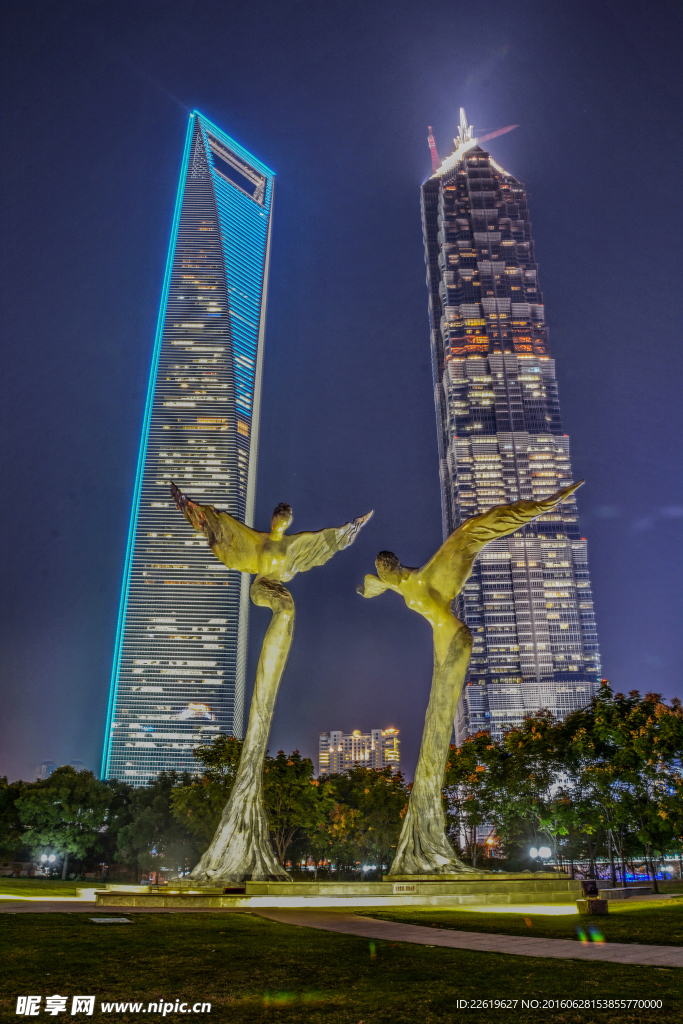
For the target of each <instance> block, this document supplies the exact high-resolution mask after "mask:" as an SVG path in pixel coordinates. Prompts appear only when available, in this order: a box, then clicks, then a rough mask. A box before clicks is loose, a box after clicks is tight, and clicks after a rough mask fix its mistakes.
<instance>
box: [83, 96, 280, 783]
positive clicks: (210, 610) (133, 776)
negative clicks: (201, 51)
mask: <svg viewBox="0 0 683 1024" xmlns="http://www.w3.org/2000/svg"><path fill="white" fill-rule="evenodd" d="M273 186H274V175H273V172H272V171H270V170H269V169H268V168H267V167H266V166H265V165H264V164H262V163H261V162H260V161H258V160H256V159H255V158H254V157H252V156H251V154H249V153H248V152H247V151H246V150H245V149H244V148H243V147H241V146H240V145H239V144H238V143H236V142H235V141H234V140H233V139H230V138H229V137H228V136H227V135H225V133H223V132H221V131H220V129H218V128H217V127H216V126H215V125H213V124H211V122H210V121H208V120H207V119H206V118H204V117H203V116H202V115H200V114H198V113H197V112H194V113H193V114H192V116H191V117H190V123H189V126H188V132H187V137H186V141H185V148H184V153H183V161H182V167H181V175H180V184H179V189H178V197H177V201H176V207H175V212H174V216H173V225H172V230H171V240H170V246H169V254H168V260H167V265H166V272H165V275H164V283H163V289H162V298H161V306H160V311H159V321H158V325H157V332H156V337H155V343H154V351H153V356H152V366H151V371H150V379H149V388H148V393H147V401H146V405H145V415H144V421H143V431H142V438H141V444H140V454H139V459H138V468H137V474H136V481H135V490H134V496H133V509H132V513H131V522H130V530H129V535H128V543H127V549H126V563H125V570H124V579H123V586H122V592H121V605H120V611H119V618H118V625H117V633H116V642H115V653H114V663H113V669H112V681H111V689H110V699H109V709H108V715H107V730H106V736H105V744H104V753H103V761H102V777H103V778H111V777H117V778H121V779H124V780H126V781H128V782H130V783H132V784H134V785H143V784H144V783H145V782H147V781H148V780H149V779H150V778H153V777H154V776H156V775H157V774H158V772H159V771H161V770H171V769H173V770H192V769H193V768H194V761H193V757H192V748H193V747H194V746H195V745H196V744H197V743H199V742H206V741H208V740H210V739H211V737H212V736H214V735H215V734H216V733H218V732H223V733H227V734H232V735H236V736H240V735H241V734H242V720H243V709H244V674H245V667H246V640H247V626H248V600H249V596H248V590H249V578H248V577H244V578H243V577H242V575H241V574H240V573H237V572H232V571H230V570H227V569H226V568H225V567H223V566H221V564H220V563H218V562H216V560H215V559H213V557H212V555H211V552H210V551H209V549H208V547H207V546H206V542H205V541H204V539H203V538H202V537H200V536H199V535H195V534H193V532H192V531H191V530H190V528H189V527H188V525H187V523H186V522H185V521H184V520H183V518H182V517H181V516H180V514H179V513H178V512H177V510H176V509H175V506H174V504H173V502H172V500H171V498H170V495H169V484H170V480H171V479H173V480H175V481H176V482H177V483H178V484H179V485H180V486H181V487H182V489H183V490H184V491H185V492H187V493H189V494H190V495H192V496H196V497H197V498H198V499H199V500H200V501H202V502H203V503H208V504H216V505H218V506H219V507H222V508H225V509H227V511H229V512H230V513H231V514H233V515H236V516H238V517H239V518H240V519H243V520H244V521H246V522H248V523H250V522H251V520H252V516H253V505H254V494H255V486H256V454H257V446H258V417H259V409H260V387H261V376H262V362H263V344H264V334H265V305H266V290H267V280H268V261H269V251H270V225H271V211H272V198H273ZM197 655H199V656H200V658H199V660H198V659H197Z"/></svg>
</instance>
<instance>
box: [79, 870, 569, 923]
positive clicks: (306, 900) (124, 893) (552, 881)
mask: <svg viewBox="0 0 683 1024" xmlns="http://www.w3.org/2000/svg"><path fill="white" fill-rule="evenodd" d="M581 895H582V893H581V883H580V882H578V881H572V880H571V879H570V878H569V877H568V876H566V875H561V874H553V875H550V874H548V873H545V872H543V873H541V872H539V873H537V874H532V873H531V872H530V873H528V874H523V875H516V874H510V875H507V874H505V875H504V874H503V873H502V872H500V873H493V872H492V873H490V874H483V873H482V875H477V876H473V875H467V874H464V875H456V876H450V877H449V876H445V875H431V876H424V875H413V876H404V877H399V876H392V877H390V878H387V879H385V880H384V881H382V882H361V881H357V882H330V881H320V882H315V881H310V882H294V881H292V882H245V883H244V885H243V886H229V885H226V886H225V887H220V886H211V887H209V886H198V885H190V884H188V881H187V880H181V883H180V884H176V883H173V882H171V883H169V884H168V885H164V886H149V887H147V888H143V887H142V886H130V887H126V886H115V885H111V886H108V887H107V888H106V889H104V890H99V891H97V892H96V894H95V899H96V903H97V905H98V906H102V907H114V906H121V907H195V908H196V909H202V908H215V909H221V908H225V909H230V908H233V909H236V910H238V909H247V908H252V909H258V908H259V907H261V908H266V907H281V908H286V907H298V908H306V907H309V908H310V909H329V910H333V909H336V910H345V909H351V908H354V909H355V908H358V909H362V908H364V907H367V908H370V907H374V908H375V909H381V908H382V907H385V908H386V907H411V906H413V907H416V906H418V907H419V906H432V907H444V908H445V907H467V906H472V907H477V908H482V909H483V908H484V907H485V906H489V907H491V909H494V908H500V907H512V906H514V907H516V908H519V912H520V913H522V912H523V911H524V909H526V908H532V909H533V907H534V906H537V907H540V906H544V905H545V906H548V905H550V906H553V907H555V906H557V907H567V908H569V907H571V908H575V906H576V900H577V899H580V898H581Z"/></svg>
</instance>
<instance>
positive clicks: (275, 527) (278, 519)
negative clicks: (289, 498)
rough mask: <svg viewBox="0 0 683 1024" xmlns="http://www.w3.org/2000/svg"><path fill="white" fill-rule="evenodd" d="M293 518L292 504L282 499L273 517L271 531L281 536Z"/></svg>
mask: <svg viewBox="0 0 683 1024" xmlns="http://www.w3.org/2000/svg"><path fill="white" fill-rule="evenodd" d="M293 518H294V516H293V515H292V506H291V505H288V504H287V503H286V502H284V501H281V502H280V504H279V505H278V507H277V508H276V509H275V511H274V512H273V515H272V517H271V520H270V532H271V533H274V534H275V535H276V536H277V537H281V536H282V534H283V533H284V532H285V530H286V529H288V527H289V525H290V524H291V522H292V519H293Z"/></svg>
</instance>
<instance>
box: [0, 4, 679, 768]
mask: <svg viewBox="0 0 683 1024" xmlns="http://www.w3.org/2000/svg"><path fill="white" fill-rule="evenodd" d="M682 18H683V15H682V11H681V8H680V7H679V6H678V5H676V4H673V3H670V2H664V3H662V2H652V0H649V2H647V3H645V2H636V3H633V2H632V3H624V2H623V0H613V2H604V0H602V2H600V0H587V2H583V0H562V2H552V0H551V2H548V0H544V2H530V0H521V2H519V3H516V4H510V3H508V2H504V3H502V2H498V0H493V2H488V3H487V4H485V5H482V4H476V3H472V2H461V0H450V2H445V0H422V2H420V3H416V2H415V0H410V2H406V0H391V2H389V0H374V2H373V0H369V2H364V3H354V2H349V3H339V2H337V0H328V2H326V3H312V2H309V0H302V2H279V3H273V2H266V3H264V2H259V0H249V2H243V3H234V2H229V0H202V2H201V3H197V2H185V3H176V2H164V0H154V2H149V0H134V2H131V0H117V2H116V3H114V4H112V3H109V2H107V3H103V2H99V0H89V2H86V3H74V2H70V0H60V2H42V3H35V2H30V0H22V3H13V4H10V5H7V6H6V8H5V23H4V26H3V29H2V35H3V37H4V56H3V61H2V63H3V69H2V75H3V130H2V140H3V147H2V148H3V183H2V185H3V187H2V196H3V199H2V203H3V226H2V237H3V248H2V252H3V270H2V282H3V288H2V293H3V350H2V378H3V382H2V388H3V395H2V412H1V415H2V448H3V454H4V458H3V462H2V484H3V488H2V489H3V496H4V501H3V505H4V509H5V527H4V530H3V531H2V544H3V561H2V565H3V574H2V583H3V585H2V605H3V607H2V627H1V628H2V650H3V653H2V678H1V680H0V688H1V689H0V774H3V773H7V774H8V775H9V776H10V777H11V778H16V777H24V778H31V777H32V774H33V770H34V766H35V765H36V764H37V763H38V762H40V761H42V760H45V759H48V758H49V759H52V760H55V761H57V762H58V763H62V762H63V761H66V760H70V759H72V758H80V759H82V760H83V761H84V762H85V763H86V764H87V765H88V766H90V767H92V768H93V769H95V770H98V769H99V763H100V757H101V748H102V737H103V731H104V725H105V713H106V705H107V697H108V691H109V680H110V671H111V660H112V653H113V645H114V633H115V625H116V616H117V610H118V602H119V592H120V584H121V576H122V571H123V558H124V548H125V542H126V536H127V531H128V520H129V515H130V505H131V497H132V490H133V480H134V473H135V466H136V460H137V453H138V444H139V437H140V428H141V423H142V415H143V407H144V400H145V393H146V388H147V378H148V373H149V367H150V358H151V353H152V343H153V337H154V329H155V323H156V316H157V308H158V302H159V298H160V293H161V284H162V277H163V271H164V265H165V261H166V252H167V245H168V238H169V232H170V226H171V217H172V213H173V205H174V199H175V193H176V188H177V181H178V173H179V170H180V160H181V155H182V147H183V140H184V137H185V131H186V126H187V118H188V115H189V112H190V111H191V110H192V109H193V108H197V109H198V110H200V111H201V112H202V113H204V114H205V115H206V116H207V117H209V118H210V119H211V120H213V121H214V122H215V123H216V124H217V125H219V126H220V127H221V128H222V129H223V130H225V131H226V132H227V133H228V134H229V135H231V136H232V137H233V138H235V139H236V140H237V141H239V142H240V143H242V144H243V145H244V146H246V148H247V149H249V150H250V151H251V152H252V153H253V154H254V155H255V156H257V157H259V158H260V159H261V160H263V161H264V162H265V163H266V164H267V165H268V166H269V167H272V168H273V169H274V170H275V171H276V173H277V175H278V177H277V184H276V190H275V205H274V224H273V232H274V234H273V250H272V261H271V285H270V294H269V299H268V326H267V333H266V351H265V373H264V393H263V405H262V421H261V422H262V427H261V446H260V454H259V477H258V489H257V502H256V526H257V527H259V528H261V529H263V528H265V527H266V526H267V524H268V522H269V518H270V513H271V511H272V509H273V508H274V506H275V505H276V504H277V503H278V502H280V501H287V502H289V503H290V504H291V505H292V506H293V508H294V514H295V521H294V525H293V529H294V530H305V529H318V528H320V527H324V526H331V525H339V524H341V523H343V522H345V521H346V520H347V519H350V518H351V517H353V516H357V515H360V514H361V513H364V512H366V511H367V510H368V509H370V508H374V509H375V510H376V512H375V517H374V519H373V520H372V522H371V523H370V524H369V525H368V526H367V527H366V529H365V530H364V531H363V534H362V535H361V537H360V538H359V540H358V541H357V542H356V544H355V546H354V547H353V548H351V549H350V550H348V551H346V552H344V553H342V554H340V555H338V556H337V557H336V558H335V559H334V560H333V561H332V562H331V563H329V564H328V565H327V566H325V567H324V568H322V569H316V570H313V571H312V572H310V573H307V574H305V575H301V576H298V577H297V578H296V579H295V580H294V582H293V583H292V584H291V589H292V592H293V594H294V597H295V600H296V602H297V611H298V620H297V626H296V631H295V637H294V644H293V648H292V655H291V657H290V661H289V665H288V667H287V671H286V674H285V677H284V680H283V684H282V687H281V690H280V696H279V701H278V706H277V709H276V715H275V722H274V727H273V732H272V736H271V742H270V748H271V751H275V750H277V749H278V748H279V747H284V748H285V749H287V750H290V749H292V748H295V747H298V748H299V749H300V750H301V751H302V753H304V754H306V755H309V756H311V757H313V758H314V759H315V758H316V755H317V736H318V732H320V731H323V730H329V729H334V728H341V729H343V730H351V729H354V728H360V729H363V730H368V729H370V728H376V727H387V726H395V727H398V728H399V729H400V730H401V736H402V741H403V747H402V752H403V755H404V766H405V768H406V769H407V771H408V773H409V774H410V773H411V772H412V769H413V766H414V763H415V760H416V758H417V751H418V746H419V740H420V734H421V729H422V722H423V718H424V711H425V708H426V703H427V699H428V693H429V685H430V677H431V635H430V630H429V626H428V625H427V623H426V622H424V620H422V619H421V618H419V617H418V616H413V615H411V614H410V613H409V612H408V611H407V609H406V608H405V606H404V604H403V602H402V601H401V600H400V599H399V598H398V597H396V595H393V594H386V595H384V596H383V597H382V598H379V599H376V600H375V601H371V602H370V601H363V600H362V599H361V598H360V597H358V596H357V595H356V593H355V586H356V584H357V583H358V582H360V581H361V580H362V577H363V575H364V573H366V572H371V571H374V570H373V567H374V558H375V555H376V554H377V552H378V551H379V550H381V549H386V548H388V549H390V550H394V551H395V552H396V553H397V554H398V556H399V557H400V558H401V560H402V561H404V562H405V563H406V564H408V565H420V564H422V563H424V562H425V561H426V560H427V558H428V557H429V556H431V555H432V554H433V552H434V551H435V550H436V548H437V547H438V546H439V544H440V542H441V514H440V504H439V501H440V499H439V483H438V464H437V448H436V428H435V417H434V406H433V398H432V382H431V371H430V365H429V358H430V357H429V329H428V320H427V290H426V287H425V270H424V262H423V249H422V234H421V225H420V204H419V186H420V184H421V182H422V181H423V180H424V178H425V177H427V175H428V174H429V173H430V158H429V150H428V147H427V138H426V136H427V125H428V124H432V125H433V126H434V133H435V136H436V142H437V146H438V147H439V150H440V153H441V155H442V156H444V155H446V154H447V153H448V152H449V151H450V149H451V148H452V138H453V136H454V134H455V133H456V131H457V124H458V117H459V107H460V105H463V106H464V107H465V109H466V111H467V115H468V118H469V120H470V122H471V123H473V124H474V125H475V126H476V128H477V130H478V132H479V133H483V132H486V131H492V130H494V129H496V128H499V127H502V126H504V125H509V124H516V123H517V124H519V125H520V127H519V128H518V129H517V130H516V131H514V132H511V133H509V134H508V135H505V136H503V137H501V138H498V139H495V140H494V141H492V142H491V143H490V144H489V146H490V150H491V153H492V154H493V156H494V157H495V159H496V160H497V161H498V162H499V163H501V164H502V165H503V166H504V167H505V168H506V170H508V171H510V172H511V173H512V174H514V175H516V176H517V177H518V178H520V179H521V180H522V181H523V182H524V184H525V186H526V187H527V189H528V195H529V201H530V210H531V220H532V233H533V237H534V239H535V242H536V251H537V257H538V261H539V275H540V283H541V288H542V291H543V296H544V301H545V304H546V316H547V321H548V323H549V326H550V344H551V350H552V353H553V355H554V356H555V357H556V358H557V365H558V376H559V384H560V400H561V403H562V412H563V420H564V428H565V430H566V432H567V433H569V435H570V436H571V439H572V460H573V468H574V476H575V478H577V479H578V478H580V477H585V478H586V480H587V484H586V486H585V488H584V489H583V490H582V491H581V494H580V496H579V498H580V501H579V507H580V513H581V526H582V532H583V533H584V534H585V535H586V536H587V537H588V539H589V557H590V566H591V572H592V579H593V585H594V594H595V604H596V614H597V623H598V633H599V639H600V642H601V649H602V655H603V674H604V675H605V676H606V677H607V678H608V679H610V680H611V681H612V683H613V685H614V686H615V687H616V688H617V689H620V690H630V689H633V688H637V689H640V690H641V691H645V690H650V689H654V690H657V691H660V692H663V693H664V694H666V695H667V696H673V695H675V694H677V693H678V694H681V691H682V689H683V688H682V687H681V665H682V664H683V651H682V650H681V629H680V624H681V621H683V616H682V615H681V588H680V579H681V565H680V561H681V559H680V555H681V536H680V535H681V526H682V525H683V518H682V517H683V495H682V494H681V457H680V456H681V436H682V434H683V430H682V427H683V424H682V423H681V401H680V395H681V385H682V373H681V342H680V337H681V329H680V302H681V291H682V289H681V281H680V270H679V267H680V247H681V241H680V240H681V237H682V236H683V225H682V224H681V184H680V167H681V163H682V156H683V154H682V153H681V130H680V123H681V107H682V106H683V104H682V103H681V98H682V97H681V76H680V66H679V59H680V52H681V45H682V43H683V31H682V29H683V23H682ZM268 619H269V616H268V612H267V611H266V610H264V609H252V615H251V636H250V667H249V680H252V679H253V675H254V671H255V664H256V658H257V656H258V650H259V647H260V642H261V637H262V635H263V632H264V630H265V628H266V625H267V623H268Z"/></svg>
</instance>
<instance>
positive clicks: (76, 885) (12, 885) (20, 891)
mask: <svg viewBox="0 0 683 1024" xmlns="http://www.w3.org/2000/svg"><path fill="white" fill-rule="evenodd" d="M97 885H98V882H97V880H96V879H90V878H89V879H88V880H87V881H85V882H63V881H62V880H61V878H0V896H44V897H45V898H46V899H49V898H50V896H73V897H74V898H75V897H76V895H77V894H76V890H77V889H94V888H96V886H97Z"/></svg>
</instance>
